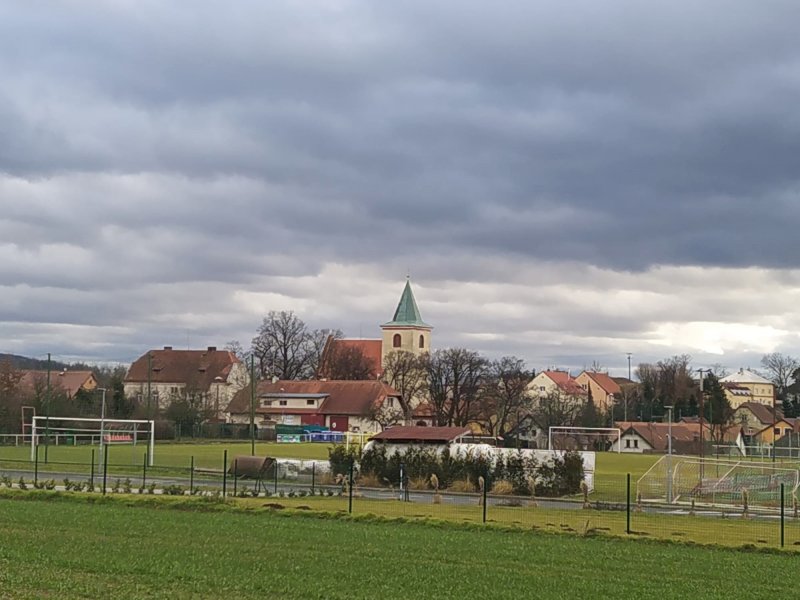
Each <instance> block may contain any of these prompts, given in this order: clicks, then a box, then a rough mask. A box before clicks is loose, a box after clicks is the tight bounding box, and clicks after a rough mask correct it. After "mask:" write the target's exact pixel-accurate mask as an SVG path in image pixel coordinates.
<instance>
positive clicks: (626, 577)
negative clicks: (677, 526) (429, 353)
mask: <svg viewBox="0 0 800 600" xmlns="http://www.w3.org/2000/svg"><path fill="white" fill-rule="evenodd" d="M41 496H43V495H40V497H41ZM29 497H32V496H30V495H29ZM50 497H51V498H52V496H50ZM58 500H59V499H58V498H56V501H50V502H48V501H39V500H31V501H22V500H15V499H9V496H8V495H4V496H3V498H0V539H2V540H3V544H2V545H0V595H2V596H4V597H13V598H40V597H46V596H59V597H70V598H77V597H87V598H89V597H99V596H101V595H104V596H105V595H113V597H115V598H146V597H172V598H218V597H223V596H226V597H241V598H257V597H269V598H367V597H379V598H429V597H436V598H471V597H483V598H519V597H532V596H534V595H535V596H536V597H539V598H568V597H570V598H588V597H656V596H657V597H659V598H685V597H690V596H691V597H702V598H730V597H733V596H736V597H742V595H743V594H745V595H746V596H747V597H751V598H755V597H765V598H766V597H792V596H793V592H794V584H793V583H792V582H791V580H790V578H785V577H775V578H766V577H765V578H763V579H759V583H758V585H757V586H756V585H755V584H753V586H754V587H752V588H743V583H742V582H743V580H742V577H741V573H743V572H745V573H759V572H761V573H765V572H770V573H786V572H790V569H792V568H793V566H794V563H795V562H796V556H793V555H775V554H763V553H752V552H736V551H730V550H723V549H715V550H711V549H705V548H697V547H691V546H686V545H676V544H657V543H646V542H632V541H624V540H615V539H604V538H583V537H569V536H561V535H545V534H535V533H523V532H517V533H514V532H509V531H505V530H500V529H496V528H486V529H483V528H480V529H479V528H477V527H469V528H466V529H465V528H463V527H461V528H459V527H455V526H444V525H438V526H433V525H430V524H424V523H392V522H382V521H375V520H372V521H369V520H363V521H358V520H356V521H354V520H344V519H319V518H309V517H305V518H304V517H301V516H298V515H294V516H285V515H284V514H283V513H282V512H278V513H271V512H264V511H263V509H262V512H259V513H254V514H243V513H239V512H235V511H233V510H231V509H230V508H229V507H226V506H224V505H211V504H208V506H204V503H201V502H198V501H196V500H184V501H175V502H171V503H169V502H168V503H158V502H155V501H153V500H152V499H151V501H150V504H153V506H162V507H163V506H166V505H173V506H181V507H182V508H183V510H180V511H179V510H163V509H157V508H154V507H144V506H141V505H139V504H142V505H144V504H145V503H133V505H132V506H126V505H125V504H124V503H123V502H120V501H119V499H115V500H116V501H105V502H102V501H101V502H98V503H96V504H89V503H88V502H86V501H75V500H73V501H58ZM205 504H207V503H205ZM209 511H211V512H209ZM748 589H749V591H748Z"/></svg>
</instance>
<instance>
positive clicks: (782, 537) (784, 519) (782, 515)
mask: <svg viewBox="0 0 800 600" xmlns="http://www.w3.org/2000/svg"><path fill="white" fill-rule="evenodd" d="M783 491H784V484H783V483H782V484H781V548H783V545H784V542H785V541H786V539H785V537H784V536H785V529H784V525H785V521H786V510H785V504H786V503H785V501H784V495H783Z"/></svg>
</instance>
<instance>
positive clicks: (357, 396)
mask: <svg viewBox="0 0 800 600" xmlns="http://www.w3.org/2000/svg"><path fill="white" fill-rule="evenodd" d="M251 400H252V398H251V389H250V386H248V387H246V388H244V389H242V390H240V391H239V392H238V393H237V394H236V395H235V396H234V397H233V400H231V402H230V405H229V406H228V408H227V413H228V418H229V421H230V422H232V423H249V422H250V411H251ZM254 402H255V405H254V412H255V416H256V424H257V425H258V426H264V425H267V424H273V423H274V424H283V425H317V426H322V427H328V428H330V429H331V430H332V431H352V432H361V433H364V432H374V431H380V430H381V429H382V428H383V427H384V426H387V425H389V424H393V423H400V422H402V420H403V417H404V414H405V412H404V405H403V400H402V398H401V396H400V394H399V392H397V391H396V390H394V389H393V388H391V387H390V386H388V385H386V384H385V383H383V382H381V381H327V380H316V381H296V380H278V381H261V382H259V383H258V384H257V385H256V393H255V399H254Z"/></svg>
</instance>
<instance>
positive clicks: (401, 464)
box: [400, 463, 405, 501]
mask: <svg viewBox="0 0 800 600" xmlns="http://www.w3.org/2000/svg"><path fill="white" fill-rule="evenodd" d="M404 470H405V464H403V463H400V500H401V501H402V500H403V499H404V498H403V496H404V494H403V475H405V473H403V471H404Z"/></svg>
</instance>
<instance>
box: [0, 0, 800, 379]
mask: <svg viewBox="0 0 800 600" xmlns="http://www.w3.org/2000/svg"><path fill="white" fill-rule="evenodd" d="M798 22H800V4H798V3H797V2H796V1H794V0H792V1H785V2H782V1H780V0H775V1H769V2H751V1H738V0H724V1H722V0H721V1H712V0H706V1H705V2H694V1H693V2H689V1H683V0H676V1H674V2H669V3H655V4H654V3H649V2H640V1H638V0H631V1H620V0H608V1H606V2H597V1H596V0H587V1H580V0H579V1H576V2H572V3H569V5H568V6H567V5H566V4H565V3H564V2H556V1H552V2H551V1H535V2H534V1H531V0H526V1H522V2H513V1H511V2H506V3H502V4H500V5H498V4H493V3H486V2H471V1H469V0H459V1H458V2H450V1H442V2H436V3H432V2H429V1H428V0H419V1H417V0H405V1H403V2H374V1H364V2H357V1H352V2H351V1H347V0H342V1H334V0H332V1H316V0H304V1H303V2H283V1H279V0H271V1H270V2H263V1H260V0H259V1H256V0H253V1H247V0H240V1H237V2H210V1H205V0H195V1H193V2H191V3H188V4H187V3H184V2H178V1H177V0H174V1H172V2H169V1H155V0H107V1H105V2H101V1H99V0H98V1H96V2H89V1H80V0H73V1H66V0H65V1H63V2H44V1H42V2H30V0H4V2H2V4H0V208H1V209H2V210H1V211H0V352H14V353H18V354H25V355H29V356H42V355H43V354H44V353H46V352H52V353H53V355H54V356H56V357H58V358H62V359H77V358H80V359H84V360H103V361H129V360H131V359H133V358H135V357H136V356H138V355H140V354H142V353H143V352H144V351H145V350H146V349H147V348H148V347H159V346H162V345H164V344H172V345H174V346H175V347H186V345H187V344H188V345H190V346H192V347H203V346H206V345H210V344H216V345H220V346H221V345H223V344H224V343H225V342H226V341H228V340H231V339H234V338H235V339H239V340H241V341H242V342H244V343H246V342H247V341H248V340H249V339H250V338H251V337H252V335H253V333H254V331H255V329H256V327H257V325H258V323H259V322H260V320H261V317H262V316H263V315H264V314H266V313H267V312H268V311H269V310H281V309H291V310H294V311H295V312H296V313H297V314H299V315H300V316H301V317H302V318H303V319H304V320H305V321H306V322H308V323H309V324H310V325H312V326H315V327H339V328H341V329H343V330H344V331H345V333H346V334H348V335H350V336H359V335H363V336H365V337H373V336H377V334H378V331H379V330H378V325H379V324H380V323H381V322H384V321H386V320H388V319H389V318H390V317H391V316H392V312H393V310H394V307H395V304H396V302H397V300H398V297H399V294H400V292H401V290H402V286H403V284H404V280H405V275H406V273H407V272H408V271H410V273H411V276H412V280H413V283H414V285H415V291H416V295H417V300H418V302H419V305H420V308H421V311H422V314H423V317H424V318H425V319H426V320H427V321H428V322H430V323H431V324H432V325H434V326H435V330H434V338H433V341H434V345H435V346H437V347H443V346H450V345H465V346H469V347H472V348H475V349H478V350H481V351H484V352H486V353H487V354H490V355H500V354H511V353H513V354H517V355H520V356H522V357H524V358H526V359H527V360H528V362H529V364H530V366H532V367H536V368H543V367H547V366H550V365H560V366H571V367H574V368H580V367H581V366H583V365H587V364H590V363H591V362H592V361H593V360H598V361H599V362H601V363H602V364H604V365H606V366H608V367H610V368H611V369H612V372H617V373H619V374H622V372H623V371H625V372H626V371H627V362H626V358H625V353H626V352H633V353H634V362H638V361H639V360H648V359H657V358H659V357H664V356H669V355H671V354H675V353H683V352H687V353H690V354H691V355H692V356H693V357H694V358H695V363H696V364H698V365H707V364H711V363H724V364H727V365H728V366H729V367H731V368H736V367H739V366H747V365H752V366H756V365H757V364H758V360H759V357H760V355H761V354H762V353H764V352H769V351H775V350H777V351H784V352H791V353H800V339H798V333H797V332H798V331H800V314H799V313H798V306H800V287H798V286H799V284H800V265H798V261H799V260H800V196H799V195H798V194H799V192H800V111H798V106H800V41H798V35H797V23H798Z"/></svg>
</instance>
